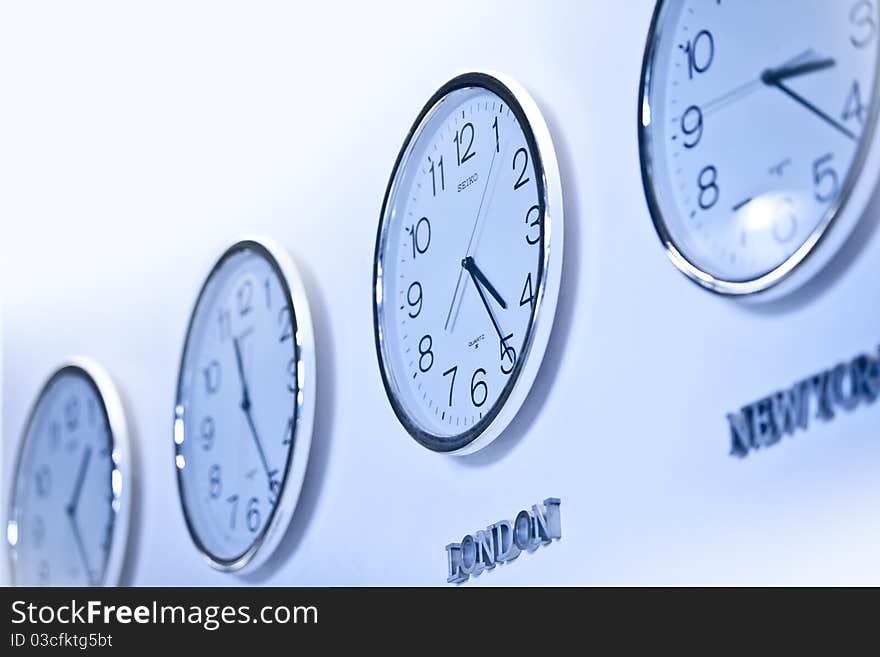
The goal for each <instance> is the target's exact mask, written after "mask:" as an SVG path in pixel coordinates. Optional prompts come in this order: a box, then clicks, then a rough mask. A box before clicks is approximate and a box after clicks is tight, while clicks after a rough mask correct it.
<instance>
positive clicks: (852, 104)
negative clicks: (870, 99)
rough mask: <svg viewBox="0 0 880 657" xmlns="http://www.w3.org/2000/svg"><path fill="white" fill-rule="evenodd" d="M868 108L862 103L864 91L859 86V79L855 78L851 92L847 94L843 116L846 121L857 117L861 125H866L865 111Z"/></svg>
mask: <svg viewBox="0 0 880 657" xmlns="http://www.w3.org/2000/svg"><path fill="white" fill-rule="evenodd" d="M867 109H868V108H867V107H865V105H864V103H862V91H861V89H860V88H859V81H858V80H853V83H852V86H851V87H850V89H849V94H847V96H846V103H845V104H844V106H843V113H842V114H841V118H842V119H843V120H844V121H849V120H850V119H855V120H856V121H858V123H859V125H865V112H866V111H867Z"/></svg>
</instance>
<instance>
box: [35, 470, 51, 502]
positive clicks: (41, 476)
mask: <svg viewBox="0 0 880 657" xmlns="http://www.w3.org/2000/svg"><path fill="white" fill-rule="evenodd" d="M34 483H35V485H36V488H37V496H38V497H44V498H45V497H49V492H50V491H51V490H52V473H51V472H50V471H49V466H48V465H41V466H40V467H39V468H37V471H36V473H35V474H34Z"/></svg>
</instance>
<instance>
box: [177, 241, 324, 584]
mask: <svg viewBox="0 0 880 657" xmlns="http://www.w3.org/2000/svg"><path fill="white" fill-rule="evenodd" d="M276 255H277V254H276ZM279 257H280V256H279ZM292 299H293V298H292V296H291V288H290V286H289V283H288V280H287V278H286V276H285V274H284V273H283V271H282V269H281V267H280V266H279V264H278V261H277V260H276V257H275V255H273V254H272V253H271V252H270V251H269V250H267V249H266V248H265V247H264V246H263V245H261V244H258V243H256V242H240V243H238V244H236V245H235V246H233V247H232V248H231V249H230V250H229V251H227V252H226V254H225V255H224V256H223V257H222V258H221V259H220V261H219V262H218V263H217V265H216V266H215V268H214V270H213V271H212V273H211V274H210V276H209V278H208V280H207V282H206V283H205V286H204V288H203V290H202V293H201V295H200V296H199V300H198V302H197V304H196V308H195V310H194V313H193V317H192V320H191V323H190V329H189V333H188V336H187V341H186V346H185V349H184V356H183V362H182V366H181V373H180V379H179V384H178V401H177V408H176V417H177V420H176V422H175V427H174V440H175V445H176V452H177V455H176V465H177V469H178V482H179V485H180V493H181V498H182V502H183V508H184V513H185V516H186V520H187V524H188V526H189V529H190V532H191V534H192V536H193V539H194V541H195V542H196V544H197V546H198V547H199V549H200V550H201V551H202V553H203V554H204V556H205V557H206V558H207V559H208V561H209V563H211V564H212V565H213V566H215V567H217V568H220V569H224V570H236V569H238V568H241V567H244V566H245V565H247V564H248V563H249V562H250V561H251V560H252V558H253V557H254V555H255V553H256V552H257V550H258V549H259V548H261V547H266V546H264V545H263V543H264V539H265V537H266V535H267V532H268V531H269V529H270V527H271V526H272V523H273V519H275V518H276V516H277V515H278V514H279V511H278V509H279V506H280V501H281V500H282V499H287V498H289V497H290V496H291V495H292V496H293V497H294V498H295V497H296V496H297V495H298V493H299V486H300V484H301V480H300V481H290V480H291V479H296V478H295V477H293V478H292V477H290V473H291V471H292V470H293V469H294V465H296V468H297V469H298V470H299V471H300V472H301V471H302V468H303V467H304V465H303V464H302V463H301V461H303V460H304V459H306V458H307V453H308V441H309V437H308V436H305V435H303V433H302V432H300V431H298V430H297V427H298V425H299V424H300V420H301V418H300V417H299V416H300V415H301V413H302V399H303V396H302V388H303V384H304V382H303V377H304V376H305V372H304V370H303V365H302V361H301V358H300V357H301V349H300V348H299V347H300V345H299V344H298V340H301V339H302V335H301V333H300V331H299V324H298V315H297V312H296V309H295V308H294V303H293V300H292ZM298 441H299V442H302V443H304V444H305V445H304V447H302V446H300V445H298V444H297V443H298ZM297 447H302V448H301V449H297ZM291 512H292V508H290V509H287V510H286V512H285V513H284V514H281V515H286V516H287V518H286V519H288V520H289V516H290V513H291Z"/></svg>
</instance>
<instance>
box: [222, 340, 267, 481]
mask: <svg viewBox="0 0 880 657" xmlns="http://www.w3.org/2000/svg"><path fill="white" fill-rule="evenodd" d="M232 345H233V346H234V347H235V364H236V366H237V367H238V378H239V380H240V381H241V410H242V411H244V417H245V419H246V420H247V424H248V428H249V429H250V432H251V436H252V437H253V439H254V444H255V445H256V446H257V453H258V454H259V455H260V463H262V465H263V470H265V472H266V478H267V479H268V480H269V489H270V490H271V489H272V472H271V471H270V470H269V462H268V461H267V460H266V453H265V452H264V451H263V443H262V442H260V436H259V434H258V433H257V427H256V426H255V425H254V418H253V416H252V415H251V398H250V393H249V392H248V385H247V379H246V378H245V375H244V364H243V362H242V358H241V346H240V345H239V342H238V338H237V337H236V338H232Z"/></svg>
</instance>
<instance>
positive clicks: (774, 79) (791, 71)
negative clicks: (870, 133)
mask: <svg viewBox="0 0 880 657" xmlns="http://www.w3.org/2000/svg"><path fill="white" fill-rule="evenodd" d="M829 66H834V60H833V59H825V60H820V61H818V62H812V63H811V64H801V65H800V66H792V67H788V68H782V69H777V70H772V69H770V70H767V71H764V73H763V74H762V75H761V81H762V82H763V83H764V84H766V85H767V86H770V87H776V88H777V89H779V90H780V91H781V92H782V93H784V94H785V95H786V96H788V97H789V98H791V99H792V100H794V101H795V102H797V103H799V104H800V105H803V106H804V107H805V108H807V109H808V110H810V111H811V112H812V113H813V114H815V115H816V116H818V117H819V118H820V119H822V120H823V121H825V122H826V123H827V124H828V125H830V126H831V127H832V128H834V129H836V130H838V131H839V132H841V133H842V134H844V135H846V136H847V137H849V138H850V139H852V140H853V141H857V140H858V137H856V135H855V134H854V133H853V132H852V131H851V130H849V129H848V128H846V127H845V126H843V125H841V124H840V123H838V122H837V121H835V120H834V119H833V118H831V117H830V116H829V115H828V114H826V113H825V112H823V111H822V110H820V109H819V108H818V107H816V106H815V105H814V104H813V103H811V102H810V101H808V100H807V99H806V98H804V97H803V96H801V95H800V94H798V93H797V92H795V91H793V90H792V89H791V88H790V87H788V86H786V85H784V84H782V80H786V79H788V78H790V77H794V76H795V75H803V74H804V73H811V72H813V71H820V70H822V69H825V68H828V67H829Z"/></svg>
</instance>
